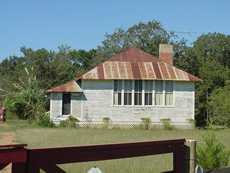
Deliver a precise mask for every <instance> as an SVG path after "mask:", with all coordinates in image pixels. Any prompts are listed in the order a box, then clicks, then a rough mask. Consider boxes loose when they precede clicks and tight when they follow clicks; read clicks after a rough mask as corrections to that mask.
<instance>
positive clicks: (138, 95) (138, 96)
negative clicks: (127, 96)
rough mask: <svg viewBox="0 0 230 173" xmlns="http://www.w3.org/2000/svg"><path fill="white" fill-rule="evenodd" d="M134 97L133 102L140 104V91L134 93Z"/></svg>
mask: <svg viewBox="0 0 230 173" xmlns="http://www.w3.org/2000/svg"><path fill="white" fill-rule="evenodd" d="M134 99H135V102H134V104H135V105H142V93H135V96H134Z"/></svg>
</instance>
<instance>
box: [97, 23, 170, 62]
mask: <svg viewBox="0 0 230 173" xmlns="http://www.w3.org/2000/svg"><path fill="white" fill-rule="evenodd" d="M173 36H174V34H173V33H170V32H167V31H166V30H165V29H164V28H163V27H162V25H161V24H160V22H158V21H155V20H152V21H149V22H147V23H143V22H140V23H138V24H136V25H133V26H131V27H130V28H128V29H127V30H123V29H121V28H119V29H117V30H116V31H115V32H114V33H112V34H106V39H105V40H104V41H103V42H102V45H101V46H98V54H99V55H100V56H103V57H104V58H109V57H111V56H112V55H114V54H116V53H118V52H120V51H121V50H122V49H125V48H128V47H138V48H140V49H142V50H144V51H145V52H148V53H150V54H152V55H158V47H159V44H160V43H168V42H170V39H172V38H173Z"/></svg>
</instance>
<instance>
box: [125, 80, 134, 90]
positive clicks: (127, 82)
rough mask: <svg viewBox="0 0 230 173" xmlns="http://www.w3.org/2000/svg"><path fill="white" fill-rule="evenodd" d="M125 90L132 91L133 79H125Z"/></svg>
mask: <svg viewBox="0 0 230 173" xmlns="http://www.w3.org/2000/svg"><path fill="white" fill-rule="evenodd" d="M124 87H125V88H124V90H125V91H130V92H132V88H133V87H132V81H131V80H125V81H124Z"/></svg>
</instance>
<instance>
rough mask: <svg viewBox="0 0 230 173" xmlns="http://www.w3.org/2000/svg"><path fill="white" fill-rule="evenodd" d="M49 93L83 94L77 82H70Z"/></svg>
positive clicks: (52, 89) (50, 90)
mask: <svg viewBox="0 0 230 173" xmlns="http://www.w3.org/2000/svg"><path fill="white" fill-rule="evenodd" d="M47 92H49V93H54V92H56V93H57V92H82V89H81V87H80V86H79V85H78V84H77V82H76V81H74V80H73V81H69V82H67V83H65V84H63V85H59V86H57V87H54V88H51V89H49V90H47Z"/></svg>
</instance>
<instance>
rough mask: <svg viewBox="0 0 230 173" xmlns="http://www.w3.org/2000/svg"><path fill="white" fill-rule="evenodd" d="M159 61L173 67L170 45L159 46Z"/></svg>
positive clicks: (171, 47)
mask: <svg viewBox="0 0 230 173" xmlns="http://www.w3.org/2000/svg"><path fill="white" fill-rule="evenodd" d="M159 59H160V60H162V61H164V62H166V63H167V64H171V65H173V46H172V45H170V44H160V45H159Z"/></svg>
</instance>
